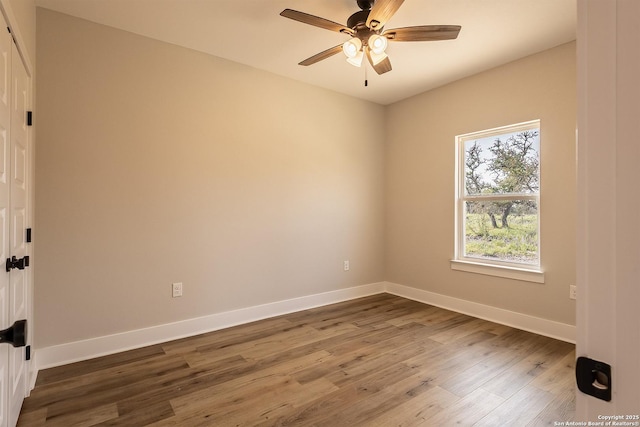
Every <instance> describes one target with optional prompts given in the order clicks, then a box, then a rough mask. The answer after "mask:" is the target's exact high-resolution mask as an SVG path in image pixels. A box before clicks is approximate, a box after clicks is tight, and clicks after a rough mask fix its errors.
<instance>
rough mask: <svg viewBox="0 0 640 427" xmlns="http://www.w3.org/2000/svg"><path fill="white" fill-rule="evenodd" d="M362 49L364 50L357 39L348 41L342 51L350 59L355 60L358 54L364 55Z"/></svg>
mask: <svg viewBox="0 0 640 427" xmlns="http://www.w3.org/2000/svg"><path fill="white" fill-rule="evenodd" d="M361 49H362V42H361V41H360V39H359V38H357V37H354V38H352V39H350V40H347V41H346V42H344V44H343V45H342V51H343V52H344V54H345V55H346V56H347V58H349V59H351V58H355V57H356V56H358V53H362V52H361Z"/></svg>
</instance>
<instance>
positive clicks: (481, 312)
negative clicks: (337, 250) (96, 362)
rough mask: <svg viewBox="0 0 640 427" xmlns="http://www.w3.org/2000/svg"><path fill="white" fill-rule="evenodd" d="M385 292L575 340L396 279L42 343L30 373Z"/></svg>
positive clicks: (525, 318) (555, 327) (539, 323)
mask: <svg viewBox="0 0 640 427" xmlns="http://www.w3.org/2000/svg"><path fill="white" fill-rule="evenodd" d="M384 292H387V293H390V294H393V295H397V296H400V297H404V298H408V299H411V300H415V301H419V302H422V303H425V304H430V305H434V306H437V307H441V308H445V309H448V310H452V311H456V312H459V313H463V314H467V315H470V316H474V317H477V318H480V319H485V320H489V321H492V322H496V323H501V324H503V325H507V326H511V327H514V328H517V329H522V330H525V331H529V332H534V333H536V334H539V335H545V336H548V337H551V338H555V339H559V340H562V341H567V342H570V343H575V336H576V327H575V326H573V325H567V324H564V323H559V322H554V321H552V320H546V319H542V318H539V317H534V316H529V315H526V314H522V313H516V312H513V311H509V310H504V309H501V308H497V307H492V306H488V305H484V304H480V303H477V302H472V301H466V300H462V299H458V298H454V297H450V296H446V295H441V294H436V293H433V292H429V291H424V290H421V289H416V288H412V287H409V286H404V285H399V284H396V283H390V282H380V283H372V284H369V285H363V286H356V287H352V288H347V289H340V290H336V291H331V292H325V293H321V294H315V295H309V296H304V297H299V298H293V299H288V300H284V301H278V302H274V303H270V304H263V305H257V306H253V307H247V308H242V309H238V310H233V311H226V312H223V313H216V314H212V315H209V316H204V317H198V318H194V319H187V320H182V321H179V322H174V323H168V324H164V325H158V326H153V327H150V328H144V329H137V330H133V331H127V332H122V333H119V334H113V335H106V336H102V337H96V338H91V339H87V340H82V341H75V342H70V343H65V344H60V345H56V346H51V347H44V348H41V349H38V350H37V359H36V358H35V356H36V352H33V353H34V362H36V361H37V362H36V365H35V366H36V367H37V369H36V370H35V372H36V373H37V371H38V370H40V369H46V368H51V367H54V366H60V365H66V364H69V363H73V362H78V361H81V360H87V359H91V358H94V357H100V356H105V355H108V354H114V353H119V352H121V351H127V350H132V349H135V348H140V347H145V346H148V345H153V344H158V343H162V342H166V341H171V340H175V339H180V338H184V337H188V336H193V335H197V334H202V333H205V332H211V331H216V330H219V329H224V328H229V327H231V326H237V325H241V324H245V323H249V322H254V321H256V320H262V319H266V318H269V317H274V316H279V315H282V314H287V313H293V312H296V311H301V310H307V309H309V308H314V307H319V306H323V305H327V304H333V303H337V302H342V301H348V300H351V299H355V298H361V297H365V296H368V295H374V294H379V293H384ZM33 379H35V375H34V376H33Z"/></svg>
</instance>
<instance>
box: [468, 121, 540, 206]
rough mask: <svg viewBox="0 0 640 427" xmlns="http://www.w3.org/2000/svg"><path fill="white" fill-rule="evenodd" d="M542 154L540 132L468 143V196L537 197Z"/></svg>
mask: <svg viewBox="0 0 640 427" xmlns="http://www.w3.org/2000/svg"><path fill="white" fill-rule="evenodd" d="M539 153H540V132H539V129H529V130H524V131H519V132H512V133H505V134H502V135H495V136H491V137H485V138H479V139H469V140H465V141H464V187H465V194H467V195H474V194H508V193H528V194H537V193H538V191H539V189H540V179H539V169H540V154H539Z"/></svg>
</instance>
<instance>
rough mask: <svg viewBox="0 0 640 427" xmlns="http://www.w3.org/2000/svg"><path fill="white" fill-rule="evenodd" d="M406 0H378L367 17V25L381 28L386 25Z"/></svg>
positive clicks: (372, 27)
mask: <svg viewBox="0 0 640 427" xmlns="http://www.w3.org/2000/svg"><path fill="white" fill-rule="evenodd" d="M402 3H404V0H376V2H375V3H374V4H373V7H372V8H371V12H370V13H369V17H368V18H367V27H369V28H371V29H372V30H379V29H381V28H382V27H384V24H386V23H387V21H388V20H389V19H391V17H392V16H393V14H394V13H396V12H397V11H398V9H400V6H402Z"/></svg>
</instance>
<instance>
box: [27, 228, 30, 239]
mask: <svg viewBox="0 0 640 427" xmlns="http://www.w3.org/2000/svg"><path fill="white" fill-rule="evenodd" d="M27 243H31V229H30V228H27Z"/></svg>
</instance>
